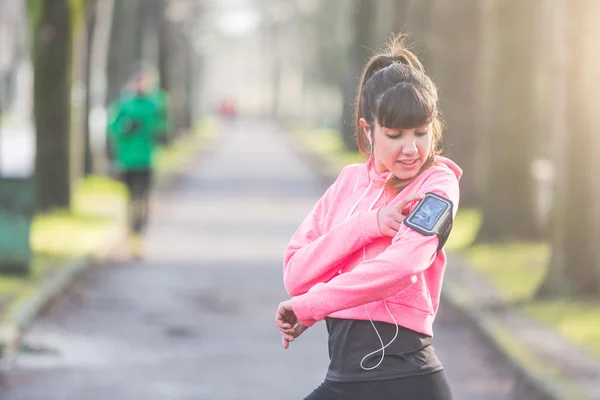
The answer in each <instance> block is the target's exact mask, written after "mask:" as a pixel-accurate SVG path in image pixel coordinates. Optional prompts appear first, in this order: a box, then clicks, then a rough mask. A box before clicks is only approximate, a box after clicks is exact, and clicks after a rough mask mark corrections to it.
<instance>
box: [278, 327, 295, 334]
mask: <svg viewBox="0 0 600 400" xmlns="http://www.w3.org/2000/svg"><path fill="white" fill-rule="evenodd" d="M279 331H280V332H281V333H290V334H294V332H295V331H296V330H295V329H294V328H288V329H281V328H279Z"/></svg>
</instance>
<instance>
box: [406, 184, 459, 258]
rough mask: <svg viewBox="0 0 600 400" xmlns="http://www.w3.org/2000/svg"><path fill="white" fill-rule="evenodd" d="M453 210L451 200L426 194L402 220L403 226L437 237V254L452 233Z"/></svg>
mask: <svg viewBox="0 0 600 400" xmlns="http://www.w3.org/2000/svg"><path fill="white" fill-rule="evenodd" d="M453 208H454V204H453V203H452V201H451V200H449V199H447V198H445V197H442V196H440V195H437V194H435V193H431V192H430V193H427V194H426V195H425V197H424V198H423V200H421V201H420V202H419V204H417V206H416V207H415V208H414V210H413V211H412V212H411V213H410V215H409V216H408V217H406V218H405V219H404V225H406V226H408V227H409V228H411V229H413V230H415V231H417V232H420V233H422V234H423V235H426V236H433V235H437V236H438V238H439V244H438V248H437V252H438V253H439V252H440V251H441V250H442V248H443V247H444V245H445V244H446V241H447V240H448V237H449V236H450V232H451V231H452V226H453V224H454V220H453Z"/></svg>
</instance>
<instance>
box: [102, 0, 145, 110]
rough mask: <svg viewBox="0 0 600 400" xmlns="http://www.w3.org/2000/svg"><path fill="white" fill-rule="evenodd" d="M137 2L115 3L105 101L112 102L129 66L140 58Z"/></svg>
mask: <svg viewBox="0 0 600 400" xmlns="http://www.w3.org/2000/svg"><path fill="white" fill-rule="evenodd" d="M139 1H140V0H127V1H115V5H114V7H113V18H112V26H111V30H110V47H109V53H108V58H107V66H106V70H107V77H108V88H107V101H108V102H109V103H110V102H111V101H113V100H114V99H115V98H116V97H117V96H119V93H120V92H121V89H122V88H123V85H124V84H125V83H126V81H127V77H128V75H129V70H130V68H131V65H132V64H133V63H135V62H136V61H139V60H140V59H141V58H142V48H141V46H140V45H139V41H140V36H139V34H138V31H139V30H140V29H141V27H140V24H139V18H138V17H139V9H140V6H139Z"/></svg>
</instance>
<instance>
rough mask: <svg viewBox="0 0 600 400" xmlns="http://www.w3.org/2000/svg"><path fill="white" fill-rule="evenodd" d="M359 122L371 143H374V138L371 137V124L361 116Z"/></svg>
mask: <svg viewBox="0 0 600 400" xmlns="http://www.w3.org/2000/svg"><path fill="white" fill-rule="evenodd" d="M358 123H359V124H360V126H361V128H362V129H363V133H364V134H365V136H366V137H367V140H368V141H369V143H372V142H373V138H372V137H371V126H370V125H369V123H368V122H367V120H366V119H364V118H361V119H359V120H358Z"/></svg>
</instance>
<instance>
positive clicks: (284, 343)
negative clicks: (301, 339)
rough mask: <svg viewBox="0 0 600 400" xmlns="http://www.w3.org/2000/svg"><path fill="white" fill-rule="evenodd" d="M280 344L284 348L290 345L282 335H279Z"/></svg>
mask: <svg viewBox="0 0 600 400" xmlns="http://www.w3.org/2000/svg"><path fill="white" fill-rule="evenodd" d="M281 344H282V345H283V348H284V349H287V348H288V347H290V342H289V341H287V340H286V339H285V338H284V337H283V336H282V337H281Z"/></svg>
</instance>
